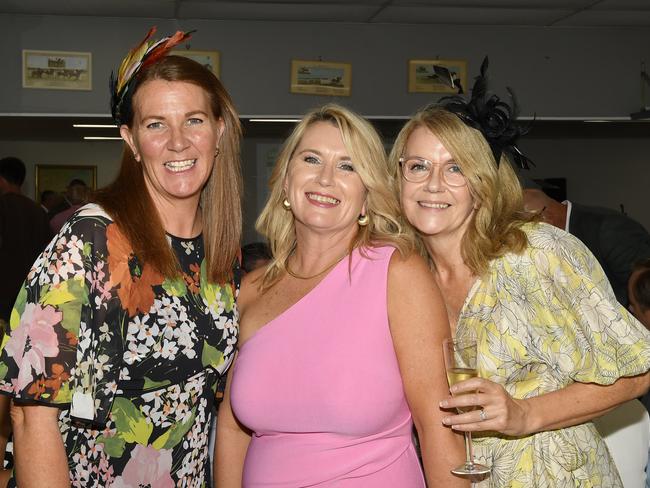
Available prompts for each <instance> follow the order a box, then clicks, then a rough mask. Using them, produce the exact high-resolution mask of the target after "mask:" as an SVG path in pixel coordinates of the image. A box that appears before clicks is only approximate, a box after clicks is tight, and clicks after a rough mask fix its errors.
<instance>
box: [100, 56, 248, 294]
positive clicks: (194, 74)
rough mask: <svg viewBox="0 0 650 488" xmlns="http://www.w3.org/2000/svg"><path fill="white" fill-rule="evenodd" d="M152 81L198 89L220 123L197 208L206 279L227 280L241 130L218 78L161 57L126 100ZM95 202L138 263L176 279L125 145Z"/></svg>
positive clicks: (234, 248) (187, 62)
mask: <svg viewBox="0 0 650 488" xmlns="http://www.w3.org/2000/svg"><path fill="white" fill-rule="evenodd" d="M152 80H165V81H183V82H186V83H192V84H194V85H197V86H199V87H201V88H203V90H205V92H206V93H207V95H208V97H209V99H210V105H211V108H212V113H213V115H214V117H215V118H216V119H222V120H223V123H224V132H223V136H222V137H221V140H220V143H219V149H220V152H219V155H218V156H217V157H216V159H215V163H214V167H213V169H212V173H211V175H210V178H209V179H208V182H207V183H206V185H205V187H204V188H203V190H202V191H201V203H200V205H201V211H202V215H203V240H204V247H205V259H206V264H207V271H208V276H207V277H208V279H209V280H210V281H211V282H224V281H227V280H229V279H230V278H231V277H232V267H233V264H234V262H235V259H236V257H237V255H238V253H239V246H240V241H241V229H242V213H241V195H242V176H241V162H240V148H239V144H240V140H241V135H242V131H241V124H240V122H239V116H238V115H237V112H236V111H235V107H234V105H233V103H232V100H231V99H230V95H228V92H226V89H225V88H224V87H223V85H222V84H221V82H220V81H219V79H218V78H217V77H216V76H215V75H214V74H213V73H212V72H210V71H209V70H208V69H207V68H205V67H204V66H202V65H201V64H199V63H197V62H195V61H192V60H191V59H188V58H184V57H180V56H165V57H163V58H161V59H160V60H159V61H157V62H155V63H154V64H153V65H151V66H149V67H147V68H145V69H144V70H143V71H142V72H141V73H140V74H139V75H138V79H137V81H136V83H135V84H134V87H133V91H132V92H131V94H130V96H131V97H133V96H134V95H135V93H137V91H138V88H139V87H141V86H142V85H143V84H144V83H146V82H148V81H152ZM131 106H132V104H131ZM136 109H137V108H136ZM129 112H130V113H128V114H125V117H124V122H125V124H126V125H127V126H128V127H129V128H132V127H133V119H134V117H133V110H130V111H129ZM94 200H95V201H96V202H97V203H99V204H100V205H101V206H102V207H103V208H104V210H106V212H108V214H109V215H110V216H111V217H112V218H113V220H114V221H115V223H116V224H117V225H118V226H119V227H120V229H121V230H122V232H123V233H124V234H125V235H126V237H127V239H128V240H129V242H130V243H131V245H132V246H133V251H134V253H135V255H136V256H138V258H139V259H141V260H142V261H143V262H145V263H148V264H150V265H152V266H154V267H155V268H156V269H157V270H158V271H159V272H160V273H162V274H163V275H164V276H165V277H168V278H172V277H175V276H177V275H178V273H179V264H178V259H177V258H176V256H175V255H174V252H173V250H172V249H171V247H170V246H169V243H168V242H167V238H166V235H165V229H164V228H163V224H162V221H161V219H160V216H159V215H158V211H157V210H156V207H155V205H154V203H153V200H152V198H151V196H150V195H149V192H148V191H147V190H146V186H145V181H144V173H143V168H142V165H141V164H140V163H139V162H138V161H136V160H135V157H134V156H133V153H132V152H131V150H130V149H129V147H128V146H127V145H126V144H125V145H124V149H123V151H122V163H121V166H120V171H119V174H118V175H117V178H116V179H115V181H113V182H112V183H111V184H110V185H108V186H107V187H105V188H103V189H101V190H99V191H98V192H97V193H96V194H95V197H94Z"/></svg>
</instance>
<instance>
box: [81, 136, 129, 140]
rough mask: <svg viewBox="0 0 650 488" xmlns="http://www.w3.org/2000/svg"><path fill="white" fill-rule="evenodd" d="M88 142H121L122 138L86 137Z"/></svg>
mask: <svg viewBox="0 0 650 488" xmlns="http://www.w3.org/2000/svg"><path fill="white" fill-rule="evenodd" d="M84 140H86V141H121V140H122V138H121V137H101V136H85V137H84Z"/></svg>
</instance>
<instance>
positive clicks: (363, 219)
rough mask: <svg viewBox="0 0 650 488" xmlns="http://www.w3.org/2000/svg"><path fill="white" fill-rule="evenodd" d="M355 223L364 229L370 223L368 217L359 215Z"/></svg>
mask: <svg viewBox="0 0 650 488" xmlns="http://www.w3.org/2000/svg"><path fill="white" fill-rule="evenodd" d="M357 222H358V224H359V225H360V226H361V227H365V226H366V225H368V223H369V222H370V217H368V215H359V218H358V219H357Z"/></svg>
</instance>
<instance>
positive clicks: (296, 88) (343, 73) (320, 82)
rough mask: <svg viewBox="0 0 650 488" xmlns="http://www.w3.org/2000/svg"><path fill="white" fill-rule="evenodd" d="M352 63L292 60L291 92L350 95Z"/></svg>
mask: <svg viewBox="0 0 650 488" xmlns="http://www.w3.org/2000/svg"><path fill="white" fill-rule="evenodd" d="M351 87H352V65H351V64H350V63H329V62H324V61H303V60H298V59H294V60H292V61H291V93H302V94H306V95H334V96H339V97H349V96H350V90H351Z"/></svg>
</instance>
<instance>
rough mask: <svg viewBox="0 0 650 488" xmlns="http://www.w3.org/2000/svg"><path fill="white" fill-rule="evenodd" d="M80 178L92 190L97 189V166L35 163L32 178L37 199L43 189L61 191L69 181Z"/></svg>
mask: <svg viewBox="0 0 650 488" xmlns="http://www.w3.org/2000/svg"><path fill="white" fill-rule="evenodd" d="M74 179H80V180H82V181H83V182H84V183H86V185H87V186H88V188H90V189H91V190H92V191H94V190H96V189H97V166H80V165H73V164H37V165H36V176H35V178H34V182H35V186H36V193H35V194H34V195H35V196H36V198H37V199H40V196H41V194H42V193H43V191H45V190H51V191H54V192H57V193H63V192H64V191H65V189H66V188H67V187H68V184H69V183H70V181H72V180H74Z"/></svg>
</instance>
